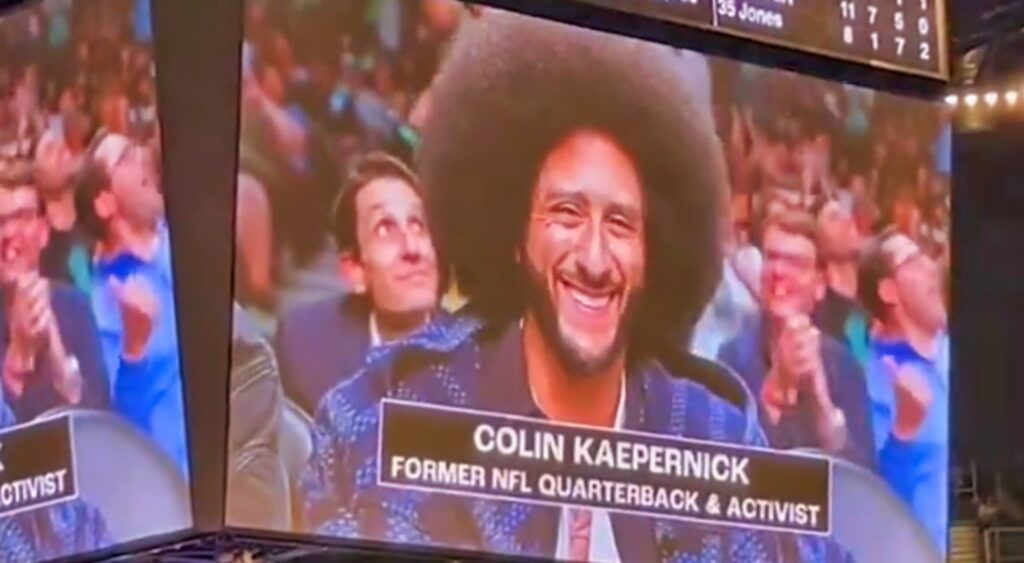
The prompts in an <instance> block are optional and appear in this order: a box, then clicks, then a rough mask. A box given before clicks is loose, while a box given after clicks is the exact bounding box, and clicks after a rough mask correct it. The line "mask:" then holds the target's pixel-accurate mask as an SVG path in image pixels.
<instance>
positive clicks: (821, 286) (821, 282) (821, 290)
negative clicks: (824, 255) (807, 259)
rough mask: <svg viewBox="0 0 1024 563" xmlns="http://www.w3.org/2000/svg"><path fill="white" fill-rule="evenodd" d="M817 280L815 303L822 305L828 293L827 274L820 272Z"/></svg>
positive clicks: (815, 284)
mask: <svg viewBox="0 0 1024 563" xmlns="http://www.w3.org/2000/svg"><path fill="white" fill-rule="evenodd" d="M817 278H818V279H817V280H816V281H815V282H814V302H815V303H820V302H821V300H822V299H824V298H825V293H826V292H827V291H828V282H827V281H826V280H825V273H824V272H822V271H821V270H818V275H817Z"/></svg>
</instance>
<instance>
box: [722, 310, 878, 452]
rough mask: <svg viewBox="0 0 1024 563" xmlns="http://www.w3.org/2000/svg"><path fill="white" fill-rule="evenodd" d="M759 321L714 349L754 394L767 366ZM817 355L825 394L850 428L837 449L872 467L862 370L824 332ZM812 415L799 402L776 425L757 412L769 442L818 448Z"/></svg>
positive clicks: (871, 440)
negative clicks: (842, 445)
mask: <svg viewBox="0 0 1024 563" xmlns="http://www.w3.org/2000/svg"><path fill="white" fill-rule="evenodd" d="M763 326H764V323H763V321H762V319H760V318H759V319H757V320H755V321H754V322H750V323H748V324H747V326H746V327H745V328H744V329H743V330H742V331H741V332H740V333H739V334H738V335H737V336H736V337H735V338H733V339H732V340H730V341H728V342H726V343H725V344H723V345H722V348H721V349H720V350H719V353H718V360H719V361H720V362H722V363H724V364H725V365H727V366H729V367H730V368H732V369H733V370H734V371H735V372H736V373H738V374H739V376H740V377H742V378H743V380H744V382H746V384H747V386H748V387H749V388H750V389H751V390H752V391H753V392H754V393H755V396H756V394H757V393H760V390H761V386H762V385H764V379H765V377H767V374H768V370H769V369H770V367H771V366H770V365H769V363H768V353H767V352H766V341H765V339H764V337H763V332H764V331H763V330H762V327H763ZM821 355H822V360H823V362H824V364H825V377H826V378H827V380H828V390H829V393H830V394H831V395H832V400H833V401H834V402H835V404H836V406H837V407H839V408H840V409H842V411H843V414H844V415H845V416H846V424H847V429H848V431H849V437H848V439H847V442H846V446H845V447H844V448H843V450H842V451H841V452H839V454H840V456H842V457H843V458H845V459H847V460H849V461H851V462H853V463H856V464H859V465H861V466H863V467H867V468H868V469H874V468H875V467H876V462H875V439H874V433H873V432H872V430H871V418H870V416H869V413H870V403H869V401H868V390H867V382H866V380H865V378H864V373H863V372H862V371H861V368H860V365H859V364H858V363H857V360H855V359H854V358H853V356H852V355H851V354H850V352H849V351H847V349H846V347H845V346H843V345H842V344H840V343H839V342H838V341H836V340H834V339H833V338H831V337H830V336H828V335H827V334H822V335H821ZM758 410H761V409H758ZM813 417H814V415H813V413H812V412H811V407H810V405H809V404H807V403H803V402H801V404H799V405H797V408H796V411H795V412H793V413H788V414H784V415H783V416H782V419H781V420H780V421H779V423H778V424H777V425H773V424H771V422H769V421H768V419H767V415H766V414H765V413H764V412H763V411H762V412H761V424H762V426H763V427H764V428H765V429H766V431H767V434H768V442H769V443H770V444H771V445H772V447H775V448H780V449H790V448H817V447H819V444H818V437H817V434H816V430H815V428H816V426H815V421H814V418H813Z"/></svg>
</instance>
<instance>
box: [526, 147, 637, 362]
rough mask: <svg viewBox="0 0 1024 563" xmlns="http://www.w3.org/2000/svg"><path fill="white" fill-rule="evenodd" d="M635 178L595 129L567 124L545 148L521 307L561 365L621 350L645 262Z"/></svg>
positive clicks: (627, 160) (610, 357) (609, 357)
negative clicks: (525, 303)
mask: <svg viewBox="0 0 1024 563" xmlns="http://www.w3.org/2000/svg"><path fill="white" fill-rule="evenodd" d="M644 243H645V232H644V201H643V189H642V184H641V178H640V176H639V173H638V172H637V169H636V166H635V164H634V163H633V160H632V158H631V157H630V156H629V155H628V154H627V153H626V152H625V151H624V150H623V149H622V148H620V147H619V146H618V145H617V144H616V142H615V141H614V140H613V139H611V138H609V137H608V136H607V135H604V134H602V133H600V132H596V131H590V130H580V131H576V132H574V133H572V134H570V135H569V136H567V137H566V138H565V139H564V140H562V141H561V142H560V143H559V144H558V145H557V146H555V147H554V149H552V150H551V151H550V152H549V153H548V154H547V157H546V158H545V160H544V162H543V164H542V166H541V170H540V173H539V175H538V177H537V182H536V185H535V186H534V189H533V196H532V201H531V207H530V219H529V222H528V223H527V227H526V233H525V242H524V250H523V256H522V257H521V258H522V259H524V260H525V262H526V264H525V266H526V269H527V275H528V278H529V281H528V285H529V288H530V304H529V306H530V311H531V313H532V314H533V315H534V316H536V317H537V319H538V320H539V321H540V325H541V327H542V329H543V330H544V332H545V337H546V338H547V339H548V340H549V341H550V343H551V345H552V348H553V349H555V350H556V351H557V352H558V354H559V356H560V357H561V359H562V361H563V362H564V363H565V364H566V368H568V369H569V370H570V371H572V372H574V373H590V372H593V371H596V370H599V369H602V368H604V367H606V366H607V365H609V364H610V363H611V362H612V361H614V360H615V359H616V358H617V357H619V355H620V354H621V353H622V352H623V350H624V347H625V344H626V341H627V336H628V328H627V325H628V322H629V319H630V318H631V316H632V314H631V313H632V311H634V310H635V309H636V305H637V301H638V297H639V296H640V292H641V290H642V288H643V283H644V270H645V264H646V262H645V261H646V251H645V244H644Z"/></svg>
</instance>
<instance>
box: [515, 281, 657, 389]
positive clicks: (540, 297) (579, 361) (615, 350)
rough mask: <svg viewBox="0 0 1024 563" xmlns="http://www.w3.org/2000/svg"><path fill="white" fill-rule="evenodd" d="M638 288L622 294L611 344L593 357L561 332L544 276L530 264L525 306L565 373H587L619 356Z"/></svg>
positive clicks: (628, 333) (623, 347) (637, 299)
mask: <svg viewBox="0 0 1024 563" xmlns="http://www.w3.org/2000/svg"><path fill="white" fill-rule="evenodd" d="M639 297H640V292H639V291H638V290H634V291H632V292H631V293H630V294H629V295H626V296H625V297H624V299H625V300H626V308H625V310H624V311H623V312H622V316H621V318H620V319H619V326H618V327H617V328H616V330H615V337H614V338H613V339H612V342H611V344H609V345H608V347H607V348H606V349H605V350H604V351H602V352H601V353H600V354H598V355H597V356H594V357H587V356H585V355H584V354H585V353H584V352H583V351H581V350H579V349H578V348H577V347H576V346H574V345H573V343H572V342H570V341H569V339H568V338H567V337H565V336H564V335H563V334H562V331H561V329H560V328H559V322H558V312H557V310H556V308H555V304H554V302H552V298H551V294H550V292H549V291H548V288H547V284H546V283H545V281H544V276H543V275H542V274H541V273H540V272H537V271H536V270H535V269H534V268H533V267H532V266H531V265H527V266H526V307H527V310H529V311H530V312H531V313H533V316H534V317H535V318H536V319H537V323H538V325H539V326H540V330H541V334H542V336H543V337H544V340H546V341H547V342H548V344H549V345H550V346H551V349H552V350H554V352H555V355H556V356H557V357H558V360H559V361H560V362H561V363H562V367H564V368H565V370H566V371H567V372H568V373H571V374H580V375H590V374H594V373H597V372H599V371H602V370H604V369H607V368H608V367H609V366H611V365H612V363H614V362H615V360H616V359H617V358H618V357H619V354H620V353H621V352H622V351H623V350H624V349H625V348H626V345H627V343H628V341H629V335H630V332H631V330H630V329H631V328H632V325H633V321H634V320H635V317H636V316H637V315H636V311H637V309H638V307H637V304H638V303H639Z"/></svg>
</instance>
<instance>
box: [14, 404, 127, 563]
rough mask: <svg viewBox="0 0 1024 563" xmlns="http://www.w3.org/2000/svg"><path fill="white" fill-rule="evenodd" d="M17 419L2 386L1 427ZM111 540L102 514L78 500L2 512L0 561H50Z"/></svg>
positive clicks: (29, 562) (94, 548)
mask: <svg viewBox="0 0 1024 563" xmlns="http://www.w3.org/2000/svg"><path fill="white" fill-rule="evenodd" d="M15 423H16V421H15V419H14V414H13V413H11V411H10V409H9V408H7V406H6V404H5V402H4V392H3V389H2V388H0V430H3V429H5V428H7V427H9V426H13V425H14V424H15ZM110 544H111V539H110V536H109V534H108V533H107V528H106V525H105V523H104V522H103V517H102V516H101V515H100V513H99V512H98V511H97V510H96V509H95V508H92V507H90V506H88V505H86V504H85V503H83V502H81V501H78V500H73V501H69V502H65V503H61V504H57V505H54V506H49V507H45V508H36V509H33V510H28V511H26V512H19V513H17V514H14V515H12V516H0V561H3V562H4V563H36V562H37V561H48V560H51V559H57V558H60V557H69V556H71V555H75V554H82V553H88V552H91V551H96V550H99V549H102V548H104V547H107V546H109V545H110Z"/></svg>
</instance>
